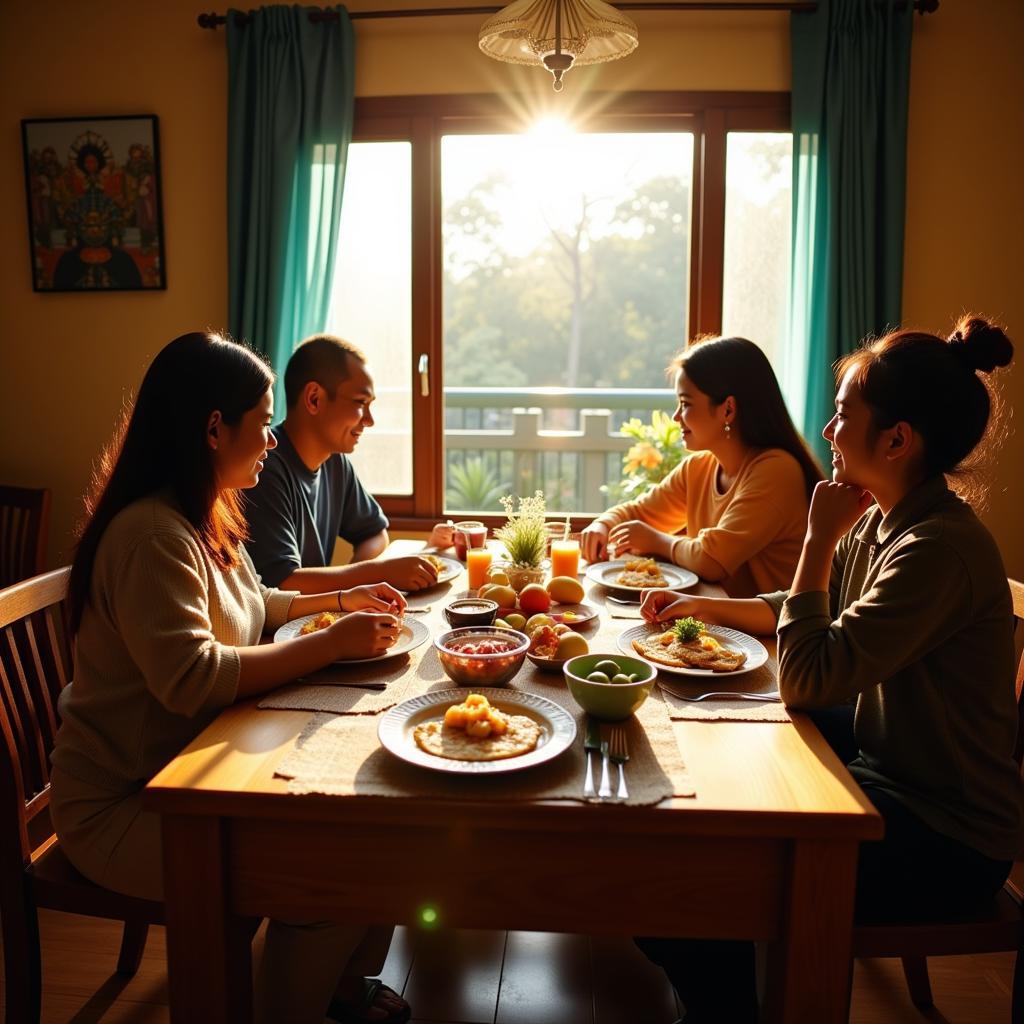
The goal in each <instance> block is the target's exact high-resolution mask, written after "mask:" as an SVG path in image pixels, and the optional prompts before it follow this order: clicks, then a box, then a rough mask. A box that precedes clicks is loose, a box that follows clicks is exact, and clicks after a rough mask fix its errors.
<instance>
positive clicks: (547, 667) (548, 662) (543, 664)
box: [526, 651, 569, 672]
mask: <svg viewBox="0 0 1024 1024" xmlns="http://www.w3.org/2000/svg"><path fill="white" fill-rule="evenodd" d="M526 656H527V657H528V658H529V659H530V661H532V662H533V663H534V665H536V666H537V668H539V669H540V670H541V672H561V671H562V666H563V665H564V664H565V663H566V662H567V661H568V660H569V659H568V658H542V657H541V656H540V655H539V654H534V653H533V651H527V652H526Z"/></svg>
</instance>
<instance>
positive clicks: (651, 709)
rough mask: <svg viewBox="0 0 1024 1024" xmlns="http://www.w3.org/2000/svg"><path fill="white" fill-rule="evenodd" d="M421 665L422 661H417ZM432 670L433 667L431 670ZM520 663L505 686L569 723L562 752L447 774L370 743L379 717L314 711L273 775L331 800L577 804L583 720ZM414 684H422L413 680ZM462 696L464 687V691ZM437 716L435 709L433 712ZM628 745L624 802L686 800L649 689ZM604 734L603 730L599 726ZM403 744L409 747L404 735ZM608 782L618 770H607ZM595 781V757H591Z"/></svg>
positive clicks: (661, 713) (445, 683)
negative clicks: (552, 708)
mask: <svg viewBox="0 0 1024 1024" xmlns="http://www.w3.org/2000/svg"><path fill="white" fill-rule="evenodd" d="M424 660H426V659H424ZM438 669H439V671H440V666H438ZM549 679H550V681H548V679H545V677H544V674H543V673H541V672H539V671H536V670H535V669H533V666H531V665H529V663H528V664H527V666H525V667H524V668H523V670H522V672H521V673H520V674H519V676H517V677H516V679H515V680H513V684H514V685H511V686H509V691H510V693H512V692H514V691H515V690H518V689H524V690H527V691H529V692H530V693H534V694H536V695H537V696H540V697H546V698H547V699H548V700H551V701H554V702H555V703H556V704H559V705H561V706H562V707H563V708H565V709H566V711H568V712H569V713H570V714H571V715H572V716H573V717H574V719H575V721H576V728H577V736H576V739H575V741H574V742H573V744H572V745H571V747H570V748H569V749H568V750H566V751H565V752H564V753H563V754H560V755H559V756H558V757H556V758H554V759H553V760H552V761H549V762H547V763H545V764H540V765H537V766H536V767H533V768H530V769H528V770H525V771H522V772H509V773H508V774H500V775H451V774H448V773H443V772H432V771H430V770H428V769H424V768H421V767H418V766H416V765H411V764H407V763H406V762H404V761H401V760H400V759H399V758H397V757H395V756H394V755H392V754H391V753H390V752H389V751H387V750H385V749H384V748H383V747H382V746H381V744H380V741H379V740H378V738H377V726H378V724H379V716H375V717H372V718H371V717H368V716H363V715H359V716H353V715H340V716H338V715H330V714H324V713H320V714H317V715H315V716H314V717H313V719H312V720H311V721H310V722H309V724H308V725H307V726H306V728H305V729H304V730H303V732H302V734H301V735H300V737H299V739H298V741H297V742H296V746H295V750H293V751H292V752H291V753H290V754H289V755H287V756H286V757H285V759H284V760H283V761H282V762H281V764H280V765H279V766H278V768H277V771H276V772H275V774H277V775H280V776H282V777H284V778H287V779H289V780H290V781H289V784H288V789H289V791H290V792H293V793H328V794H332V795H338V796H383V797H396V798H402V797H405V798H416V797H440V798H446V799H454V800H458V799H464V800H479V799H481V798H485V799H487V800H492V799H494V800H531V801H532V800H579V801H582V800H583V778H584V774H585V771H586V758H585V753H584V750H583V734H584V731H585V728H586V726H585V721H584V715H583V713H582V712H581V711H580V709H579V708H578V707H576V704H575V702H574V701H573V700H572V697H571V696H570V695H569V692H568V691H567V690H566V689H565V685H564V683H563V682H562V680H561V677H560V676H558V677H555V676H552V677H549ZM418 682H419V683H422V680H418ZM450 687H451V681H450V680H448V679H447V677H443V679H442V680H439V681H436V682H434V683H432V684H430V683H428V684H427V685H425V686H423V685H415V684H413V685H411V686H410V691H409V693H408V695H409V696H413V695H414V694H413V692H412V691H415V692H417V693H420V692H429V691H430V690H439V689H448V688H450ZM465 692H466V693H467V694H468V693H469V692H470V691H469V690H468V689H467V690H466V691H465ZM442 713H443V708H442V707H439V709H438V715H439V716H440V714H442ZM623 727H624V728H625V730H626V738H627V741H628V744H629V758H630V759H629V763H628V764H627V765H626V782H627V784H628V787H629V799H628V800H626V801H623V802H625V803H627V804H635V805H637V806H646V805H652V804H657V803H660V802H661V801H662V800H665V799H667V798H668V797H671V796H683V797H688V796H693V795H694V789H693V785H692V783H691V782H690V777H689V774H688V773H687V771H686V766H685V765H684V764H683V760H682V757H681V755H680V753H679V747H678V745H677V743H676V740H675V734H674V732H673V729H672V723H671V721H670V719H669V716H668V709H667V707H666V705H665V703H664V701H663V700H662V699H661V696H660V694H658V693H657V692H654V693H652V694H651V696H650V698H649V699H648V700H647V701H646V702H645V703H644V705H643V707H641V708H640V710H639V711H638V712H637V713H636V715H635V716H633V718H630V719H629V720H627V721H626V722H624V723H623ZM605 729H606V732H607V729H608V727H607V726H606V727H605ZM410 742H412V740H411V738H410ZM610 767H611V773H612V774H611V778H612V779H613V781H614V782H617V780H618V770H617V768H616V766H615V765H611V766H610ZM594 770H595V784H596V780H597V778H598V777H599V775H598V773H599V770H600V759H599V757H598V756H596V755H595V756H594Z"/></svg>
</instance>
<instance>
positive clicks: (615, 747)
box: [608, 725, 629, 800]
mask: <svg viewBox="0 0 1024 1024" xmlns="http://www.w3.org/2000/svg"><path fill="white" fill-rule="evenodd" d="M608 756H609V757H610V758H611V759H612V761H613V762H614V763H615V764H617V765H618V766H619V792H618V798H619V799H620V800H628V799H629V793H628V792H627V791H626V772H625V764H626V762H627V761H628V760H629V748H628V747H627V746H626V730H625V729H623V728H622V726H621V725H616V726H613V727H612V735H611V743H610V745H609V748H608Z"/></svg>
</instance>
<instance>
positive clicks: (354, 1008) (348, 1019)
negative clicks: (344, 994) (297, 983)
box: [327, 978, 412, 1024]
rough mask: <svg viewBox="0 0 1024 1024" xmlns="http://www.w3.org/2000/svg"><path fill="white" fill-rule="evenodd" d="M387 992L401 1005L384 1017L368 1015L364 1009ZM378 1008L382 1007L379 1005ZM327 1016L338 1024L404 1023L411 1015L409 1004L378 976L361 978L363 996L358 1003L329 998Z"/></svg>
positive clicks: (372, 1005) (371, 1005)
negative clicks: (329, 1003)
mask: <svg viewBox="0 0 1024 1024" xmlns="http://www.w3.org/2000/svg"><path fill="white" fill-rule="evenodd" d="M383 992H388V993H390V994H391V995H393V996H394V997H395V998H396V999H398V1000H399V1001H400V1002H401V1003H402V1006H401V1007H400V1008H399V1009H397V1010H395V1011H394V1012H393V1013H389V1014H388V1015H387V1016H385V1017H368V1016H366V1011H367V1010H369V1009H371V1008H372V1007H374V1006H375V1005H376V1002H377V997H378V996H380V995H381V993H383ZM380 1009H383V1007H381V1008H380ZM327 1016H328V1017H329V1018H330V1019H331V1020H333V1021H337V1022H338V1024H405V1022H406V1021H407V1020H408V1019H409V1018H410V1017H411V1016H412V1009H411V1008H410V1006H409V1004H408V1003H407V1002H405V1000H404V999H402V997H401V996H400V995H399V994H398V993H397V992H396V991H395V990H394V989H393V988H389V987H388V986H387V985H385V984H384V982H382V981H381V980H380V978H364V979H363V997H362V999H360V1000H359V1002H358V1003H343V1002H342V1001H341V1000H340V999H338V998H337V997H334V998H333V999H332V1000H331V1005H330V1006H329V1007H328V1008H327Z"/></svg>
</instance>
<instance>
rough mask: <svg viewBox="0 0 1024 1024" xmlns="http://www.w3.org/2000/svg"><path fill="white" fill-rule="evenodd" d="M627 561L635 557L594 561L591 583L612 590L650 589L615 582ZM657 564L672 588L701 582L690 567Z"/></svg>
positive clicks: (636, 591)
mask: <svg viewBox="0 0 1024 1024" xmlns="http://www.w3.org/2000/svg"><path fill="white" fill-rule="evenodd" d="M627 561H629V562H632V561H633V559H632V558H628V559H627V558H617V559H615V561H614V562H594V563H593V564H592V565H589V566H587V572H586V577H587V579H588V580H590V581H591V583H598V584H600V585H601V586H602V587H610V588H611V589H612V590H628V591H629V592H631V593H634V594H636V593H639V592H640V591H641V590H648V589H650V588H648V587H626V586H623V585H622V584H621V583H616V582H615V577H616V576H618V575H619V573H621V572H622V569H623V566H625V564H626V562H627ZM656 561H657V560H656ZM657 565H658V568H659V569H660V570H661V575H662V576H664V577H665V580H666V582H667V583H668V589H670V590H685V589H686V588H687V587H692V586H693V585H694V584H695V583H698V582H699V580H698V579H697V574H696V573H693V572H690V570H689V569H680V568H679V566H678V565H669V564H668V562H657Z"/></svg>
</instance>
